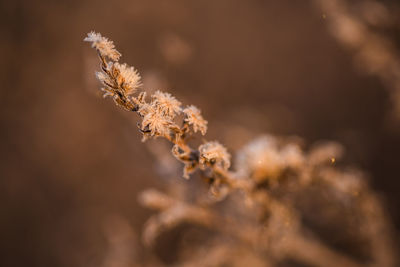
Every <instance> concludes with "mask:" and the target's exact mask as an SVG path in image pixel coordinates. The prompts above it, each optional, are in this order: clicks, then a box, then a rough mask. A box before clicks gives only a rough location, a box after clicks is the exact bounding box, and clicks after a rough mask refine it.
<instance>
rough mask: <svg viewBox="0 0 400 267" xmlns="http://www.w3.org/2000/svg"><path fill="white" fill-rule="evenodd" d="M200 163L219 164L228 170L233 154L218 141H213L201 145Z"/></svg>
mask: <svg viewBox="0 0 400 267" xmlns="http://www.w3.org/2000/svg"><path fill="white" fill-rule="evenodd" d="M199 152H200V160H199V162H200V164H202V165H205V164H211V165H213V164H217V165H219V166H220V167H222V168H223V169H225V170H227V169H228V168H229V167H230V166H231V161H230V159H231V155H230V154H229V153H228V151H227V150H226V148H225V147H224V146H223V145H221V144H220V143H219V142H217V141H212V142H208V143H205V144H203V145H201V146H199Z"/></svg>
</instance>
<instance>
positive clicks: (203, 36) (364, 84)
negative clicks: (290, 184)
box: [0, 0, 400, 266]
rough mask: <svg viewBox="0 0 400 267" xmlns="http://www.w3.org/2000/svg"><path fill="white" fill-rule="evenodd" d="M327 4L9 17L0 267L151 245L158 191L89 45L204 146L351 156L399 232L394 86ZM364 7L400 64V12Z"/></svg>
mask: <svg viewBox="0 0 400 267" xmlns="http://www.w3.org/2000/svg"><path fill="white" fill-rule="evenodd" d="M316 2H318V1H290V0H280V1H272V0H269V1H261V0H251V1H239V0H229V1H228V0H220V1H211V0H206V1H184V0H170V1H161V0H158V1H155V0H148V1H138V0H115V1H105V0H96V1H91V0H79V1H78V0H68V1H67V0H58V1H50V0H40V1H32V0H13V1H10V0H9V1H5V0H2V1H0V10H1V13H2V15H1V16H0V20H1V23H0V29H1V30H0V31H1V39H0V40H1V42H0V51H1V52H2V64H1V67H0V68H1V72H0V75H1V76H0V77H1V85H2V86H1V89H0V101H1V105H0V111H1V112H0V119H1V133H0V134H1V136H2V137H1V140H2V141H1V143H0V146H1V151H2V153H1V155H0V157H1V161H0V198H1V201H0V206H1V211H2V214H1V215H0V229H1V230H0V233H1V235H0V236H1V241H0V242H1V246H0V251H1V254H2V255H1V256H0V261H1V262H0V265H1V266H107V259H108V258H107V257H109V256H110V255H109V253H112V251H111V252H110V250H109V247H110V243H113V242H125V243H128V244H129V242H132V243H134V242H139V243H140V231H141V228H142V226H143V223H144V222H145V220H146V218H147V217H148V216H149V214H150V212H149V211H148V210H146V209H144V208H142V207H140V206H139V204H138V203H137V194H138V192H140V191H142V190H143V189H144V188H147V187H149V186H153V187H161V186H162V184H161V183H160V179H159V172H158V171H157V168H156V162H155V161H156V160H155V158H154V155H152V154H153V153H152V150H151V149H150V150H149V149H148V145H143V144H142V143H141V141H140V139H141V136H140V134H139V133H138V130H137V127H136V119H137V118H136V117H135V115H133V114H129V113H127V112H125V111H123V110H121V109H119V108H117V107H116V106H115V105H114V104H113V103H112V102H111V100H109V99H107V100H103V99H102V98H101V94H100V92H99V90H98V88H99V87H100V85H99V83H98V82H97V81H96V79H95V76H94V72H95V71H97V69H98V66H99V63H98V58H97V56H96V53H95V51H93V50H92V49H91V48H90V46H89V44H87V43H84V42H83V38H84V37H85V35H86V33H87V32H89V31H91V30H95V31H97V32H101V33H102V34H103V35H104V36H107V37H109V38H110V39H111V40H114V42H115V44H116V46H117V49H118V50H119V51H120V52H121V53H122V55H123V57H122V62H127V63H128V64H130V65H133V66H135V67H136V68H137V69H138V70H139V71H140V72H141V75H142V77H143V83H144V87H145V88H148V89H149V90H150V91H151V90H157V89H160V90H166V91H168V92H171V93H172V94H173V95H175V96H176V97H177V98H178V99H180V100H181V101H182V102H183V103H185V104H194V105H196V106H198V107H200V108H201V110H202V112H203V114H204V117H205V118H206V119H208V121H209V133H208V136H207V139H209V140H214V139H218V140H221V141H222V142H223V143H224V144H226V145H227V147H228V148H229V150H230V152H232V153H234V151H235V150H237V149H238V148H240V147H241V146H242V145H243V144H244V143H245V142H246V141H248V140H249V139H251V138H253V137H254V136H256V135H258V134H262V133H272V134H277V135H290V136H292V135H293V136H299V137H301V138H303V139H304V142H305V144H306V145H309V144H311V143H313V142H315V141H318V140H326V139H330V140H335V141H338V142H340V143H342V144H343V145H344V146H345V147H346V158H345V159H344V160H345V162H346V163H348V164H351V165H352V166H356V167H359V168H361V169H362V170H364V171H365V172H367V173H368V174H369V177H370V182H371V186H372V187H373V188H374V189H375V191H377V192H378V193H379V194H380V195H381V196H382V199H383V201H384V203H385V206H386V208H387V210H388V211H389V214H390V216H391V219H392V221H393V224H394V226H395V227H396V229H397V230H399V227H400V213H399V212H400V210H399V209H398V208H397V207H398V206H399V204H400V194H399V193H400V192H399V189H400V187H399V186H400V182H399V172H398V170H399V168H400V156H399V150H400V119H399V118H400V116H398V115H399V114H396V109H395V106H396V103H395V98H394V97H393V95H394V94H393V86H392V87H391V85H390V84H389V85H388V83H387V80H382V79H381V78H382V77H381V76H380V75H379V73H378V75H376V74H377V72H375V73H374V72H373V73H371V72H368V71H365V69H364V68H360V64H358V65H357V64H354V53H355V49H354V46H353V47H352V46H351V45H350V46H349V45H347V46H346V44H345V43H344V42H343V40H340V38H338V37H337V35H335V34H332V29H333V30H334V27H332V21H330V13H329V12H326V11H324V10H323V9H321V8H320V6H319V5H318V3H317V4H316ZM364 2H367V3H374V2H371V1H354V2H353V3H358V4H360V5H359V6H357V5H352V6H351V7H350V10H351V11H354V12H355V13H354V14H356V15H357V16H359V17H361V18H362V17H363V16H364V15H363V14H364V13H365V14H367V16H366V17H367V18H371V16H372V18H373V19H374V18H375V21H376V20H377V21H378V24H377V25H374V24H373V23H371V24H370V25H367V26H368V27H369V29H371V30H372V31H374V32H376V33H378V34H379V36H381V39H382V42H383V43H384V44H390V47H391V50H390V51H391V53H395V51H397V49H399V48H400V38H399V36H400V35H399V32H400V21H399V19H398V18H400V9H399V8H398V7H397V6H396V1H380V4H378V5H375V6H374V5H373V4H372V5H369V6H368V5H367V6H366V7H365V6H364V4H363V3H364ZM357 7H362V8H363V9H361V8H358V9H357ZM359 10H364V11H363V12H364V13H362V12H361V13H360V12H358V11H359ZM377 10H378V11H377ZM357 12H358V13H357ZM377 12H378V13H377ZM371 14H372V15H371ZM368 16H369V17H368ZM373 19H372V21H374V20H373ZM365 21H367V22H366V23H368V21H371V20H365ZM381 21H383V22H382V23H380V22H381ZM345 28H346V27H345ZM346 29H347V28H346ZM349 34H350V36H354V34H357V32H355V33H354V32H351V31H350V33H349ZM352 34H353V35H352ZM381 39H380V40H381ZM389 57H390V58H394V56H393V57H392V56H390V55H389ZM399 64H400V63H399ZM361 65H363V64H361ZM399 77H400V76H399ZM156 142H157V140H156ZM176 179H180V177H176ZM115 229H117V230H115ZM113 231H118V232H117V233H115V232H113ZM396 235H398V232H396ZM395 239H397V238H395ZM137 240H139V241H137ZM127 247H129V246H127ZM110 257H111V256H110Z"/></svg>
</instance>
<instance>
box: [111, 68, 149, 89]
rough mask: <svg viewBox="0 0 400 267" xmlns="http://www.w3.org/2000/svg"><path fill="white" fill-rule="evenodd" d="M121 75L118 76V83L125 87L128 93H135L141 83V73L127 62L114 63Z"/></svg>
mask: <svg viewBox="0 0 400 267" xmlns="http://www.w3.org/2000/svg"><path fill="white" fill-rule="evenodd" d="M114 67H115V68H116V69H118V72H119V75H118V76H117V77H116V78H117V82H118V85H119V86H120V87H121V88H123V89H124V92H125V94H126V95H131V94H133V93H134V92H135V91H136V90H137V89H138V88H139V87H140V86H141V85H142V83H141V81H140V74H139V73H138V71H137V70H135V69H134V68H133V67H130V66H128V65H127V64H125V63H124V64H119V63H118V62H117V63H114Z"/></svg>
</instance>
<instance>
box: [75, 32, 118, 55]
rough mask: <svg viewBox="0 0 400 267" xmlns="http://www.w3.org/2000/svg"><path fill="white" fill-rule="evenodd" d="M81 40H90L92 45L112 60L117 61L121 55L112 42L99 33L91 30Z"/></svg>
mask: <svg viewBox="0 0 400 267" xmlns="http://www.w3.org/2000/svg"><path fill="white" fill-rule="evenodd" d="M83 40H84V41H85V42H91V43H92V47H94V48H96V50H97V51H99V53H100V54H101V55H102V56H103V57H108V58H109V59H111V60H113V61H118V60H119V58H120V57H121V54H120V53H119V52H118V51H117V50H116V49H115V46H114V42H113V41H110V40H108V38H106V37H103V36H101V34H100V33H95V32H94V31H92V32H90V33H88V35H87V37H86V38H85V39H83Z"/></svg>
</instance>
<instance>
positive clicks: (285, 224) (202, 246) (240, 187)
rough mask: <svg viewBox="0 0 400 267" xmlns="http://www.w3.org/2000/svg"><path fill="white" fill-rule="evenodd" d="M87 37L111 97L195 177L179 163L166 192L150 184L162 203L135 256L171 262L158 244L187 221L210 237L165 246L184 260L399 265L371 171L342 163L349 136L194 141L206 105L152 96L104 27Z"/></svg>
mask: <svg viewBox="0 0 400 267" xmlns="http://www.w3.org/2000/svg"><path fill="white" fill-rule="evenodd" d="M84 40H85V41H87V42H91V44H92V47H93V48H95V49H96V51H97V54H98V56H99V59H100V68H101V70H100V72H97V73H96V76H97V78H98V79H99V81H100V82H101V84H102V86H103V87H102V88H101V90H102V91H103V92H104V97H110V98H111V99H112V100H113V101H114V103H115V104H116V105H117V106H119V107H121V108H123V109H124V110H126V111H132V112H135V113H136V114H137V115H138V117H139V118H140V121H139V122H138V123H137V126H138V129H139V131H140V133H141V134H142V137H143V139H142V140H143V141H146V140H148V139H151V138H158V137H160V138H164V139H166V140H168V142H169V143H171V148H170V149H169V151H171V152H168V153H164V152H163V149H159V150H157V151H156V152H155V153H154V154H155V156H156V158H157V159H160V162H162V161H163V157H166V156H168V155H166V154H172V155H173V156H174V157H175V158H176V159H177V160H178V161H179V162H181V163H182V164H183V172H181V173H180V176H183V177H184V178H185V179H187V180H184V179H177V177H174V176H175V174H174V173H172V174H171V173H170V174H168V176H169V177H168V178H169V180H170V181H169V186H167V189H166V192H161V191H159V190H156V189H148V190H145V191H144V192H142V193H141V194H140V196H139V201H140V203H141V204H142V205H144V206H145V207H148V208H150V209H153V210H156V211H157V212H156V213H155V214H154V215H152V216H151V217H150V218H149V219H148V221H147V223H146V224H145V226H144V229H143V233H142V240H143V244H144V249H145V251H147V252H146V253H136V254H135V255H136V257H137V258H136V259H135V260H134V262H136V265H135V266H154V264H155V265H157V266H162V265H167V264H168V262H165V261H163V260H162V259H158V258H157V257H156V256H154V250H152V248H154V247H155V246H157V242H158V241H159V240H160V238H161V237H162V235H164V234H165V233H167V232H169V231H172V230H174V229H178V228H179V226H182V225H191V226H193V227H197V228H196V229H201V231H202V233H203V236H206V237H207V238H205V239H204V238H202V239H201V240H197V239H193V241H192V242H189V243H188V241H187V242H186V243H185V244H186V245H185V246H178V245H176V244H171V245H169V246H168V248H165V249H166V250H168V251H170V252H171V253H173V254H175V255H177V256H176V257H175V259H174V261H173V263H172V264H173V265H174V266H222V265H226V266H276V265H278V264H281V263H290V262H294V264H296V263H298V264H302V266H303V265H307V266H308V265H311V266H327V267H330V266H332V267H333V266H387V267H390V266H395V259H394V255H395V254H394V252H393V250H394V248H393V242H392V240H391V230H390V229H391V225H390V223H389V221H388V218H387V215H386V213H385V210H384V208H383V206H382V204H381V201H380V199H379V197H378V196H377V195H376V194H375V193H374V192H373V190H371V188H370V187H369V186H368V183H367V181H366V179H365V175H364V174H363V173H362V172H361V171H359V170H356V169H351V168H339V167H338V166H337V163H338V161H340V158H341V157H342V155H343V147H342V146H341V145H339V144H337V143H335V142H322V143H319V144H316V145H314V146H312V147H311V148H310V149H308V150H305V149H303V148H302V146H301V145H300V143H299V142H298V141H297V139H293V138H283V137H276V136H272V135H268V134H266V135H263V136H260V137H258V138H256V139H254V140H253V141H251V142H250V143H249V144H247V145H246V146H244V147H243V148H242V149H241V150H240V151H238V153H237V155H236V156H235V157H234V163H235V164H231V161H232V157H231V155H230V153H229V152H228V149H227V148H226V147H225V146H223V145H222V144H221V143H220V142H218V141H203V142H202V144H200V145H199V146H198V147H193V146H192V145H190V144H189V141H188V140H189V138H191V136H193V135H194V134H196V133H199V134H201V135H202V136H204V135H205V134H206V132H207V121H206V120H205V119H204V118H203V116H202V114H201V111H200V109H198V108H197V107H195V106H193V105H188V106H183V105H182V103H181V102H180V101H179V100H177V99H176V98H175V97H174V96H172V95H171V94H169V93H167V92H161V91H156V92H155V93H154V94H153V95H151V96H150V97H147V96H146V91H144V90H142V89H141V87H142V83H141V78H140V74H139V73H138V71H137V70H136V69H134V68H133V67H130V66H128V65H127V64H125V63H124V64H121V63H119V60H120V57H121V54H120V53H119V52H118V51H117V50H116V49H115V46H114V44H113V42H112V41H110V40H109V39H107V38H105V37H103V36H101V35H100V34H99V33H95V32H90V33H89V34H88V36H87V37H86V38H85V39H84ZM159 145H160V148H161V147H162V144H159ZM231 165H232V166H233V168H232V167H231ZM177 176H179V174H178V175H177ZM190 178H192V179H190ZM188 179H190V180H188ZM193 179H195V181H192V180H193ZM189 183H190V184H191V185H193V184H194V185H195V187H194V188H193V186H192V187H191V186H190V185H189ZM204 188H206V190H203V189H204ZM181 231H185V230H184V229H183V230H182V229H181ZM189 232H190V231H189ZM327 233H328V234H327ZM329 233H330V234H331V235H335V236H336V242H334V241H332V240H331V238H330V237H331V235H329ZM189 234H190V233H189ZM137 249H138V250H140V249H141V248H140V246H138V248H137Z"/></svg>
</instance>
